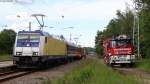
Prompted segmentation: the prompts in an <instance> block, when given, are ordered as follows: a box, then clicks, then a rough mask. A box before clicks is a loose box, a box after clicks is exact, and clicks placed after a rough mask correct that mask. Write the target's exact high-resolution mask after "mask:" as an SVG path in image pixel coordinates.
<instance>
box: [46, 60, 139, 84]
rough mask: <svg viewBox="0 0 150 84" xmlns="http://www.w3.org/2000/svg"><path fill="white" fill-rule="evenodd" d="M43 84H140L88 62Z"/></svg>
mask: <svg viewBox="0 0 150 84" xmlns="http://www.w3.org/2000/svg"><path fill="white" fill-rule="evenodd" d="M44 84H141V83H139V81H137V79H136V80H135V79H134V78H133V77H128V76H125V75H121V74H120V73H118V72H116V71H114V70H112V69H111V68H109V67H107V66H105V65H103V64H101V63H99V62H96V61H95V60H88V61H87V62H84V63H82V65H81V66H79V67H78V68H76V69H74V70H73V71H72V72H70V73H66V74H65V76H64V77H63V78H60V79H56V80H47V81H45V82H44Z"/></svg>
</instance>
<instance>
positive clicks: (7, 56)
mask: <svg viewBox="0 0 150 84" xmlns="http://www.w3.org/2000/svg"><path fill="white" fill-rule="evenodd" d="M6 60H12V56H11V55H8V54H5V55H0V61H6Z"/></svg>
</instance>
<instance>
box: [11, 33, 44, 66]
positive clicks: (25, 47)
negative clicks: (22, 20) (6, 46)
mask: <svg viewBox="0 0 150 84" xmlns="http://www.w3.org/2000/svg"><path fill="white" fill-rule="evenodd" d="M42 40H45V39H44V36H42V33H41V32H40V31H20V32H18V34H17V36H16V41H15V46H14V51H13V60H14V64H17V65H23V64H37V62H38V60H39V59H40V55H41V54H42V53H43V52H41V51H42V50H41V49H43V48H42V46H41V45H42Z"/></svg>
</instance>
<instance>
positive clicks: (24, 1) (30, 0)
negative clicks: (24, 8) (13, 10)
mask: <svg viewBox="0 0 150 84" xmlns="http://www.w3.org/2000/svg"><path fill="white" fill-rule="evenodd" d="M15 1H16V3H21V4H31V3H33V0H15Z"/></svg>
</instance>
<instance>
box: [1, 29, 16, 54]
mask: <svg viewBox="0 0 150 84" xmlns="http://www.w3.org/2000/svg"><path fill="white" fill-rule="evenodd" d="M15 37H16V32H15V31H13V30H11V29H4V30H2V31H1V32H0V54H12V53H13V47H14V42H15Z"/></svg>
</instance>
